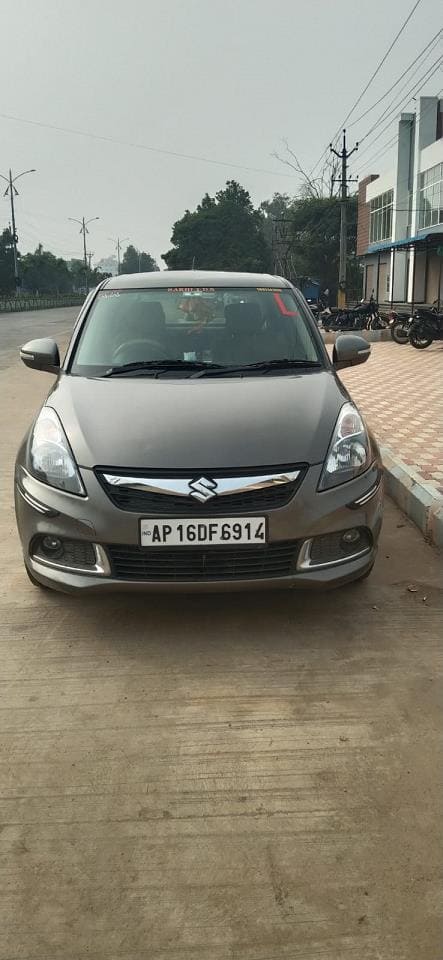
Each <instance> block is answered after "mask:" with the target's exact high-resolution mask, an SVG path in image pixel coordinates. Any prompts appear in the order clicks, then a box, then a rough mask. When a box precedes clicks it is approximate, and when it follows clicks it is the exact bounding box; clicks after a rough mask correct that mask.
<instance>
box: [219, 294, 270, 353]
mask: <svg viewBox="0 0 443 960" xmlns="http://www.w3.org/2000/svg"><path fill="white" fill-rule="evenodd" d="M224 313H225V321H226V324H225V328H224V331H223V333H222V336H221V338H220V340H219V343H218V347H217V349H216V358H215V359H216V360H217V362H219V363H254V362H256V361H257V360H259V359H262V358H261V357H260V355H259V354H260V349H259V348H260V340H261V338H262V328H263V318H262V315H261V312H260V308H259V306H258V305H257V304H255V303H247V302H241V303H230V304H228V305H227V306H226V307H225V311H224Z"/></svg>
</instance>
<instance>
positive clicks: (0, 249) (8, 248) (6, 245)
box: [0, 229, 15, 293]
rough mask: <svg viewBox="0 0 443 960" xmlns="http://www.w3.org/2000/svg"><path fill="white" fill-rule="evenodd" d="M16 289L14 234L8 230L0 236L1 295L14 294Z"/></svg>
mask: <svg viewBox="0 0 443 960" xmlns="http://www.w3.org/2000/svg"><path fill="white" fill-rule="evenodd" d="M14 289H15V279H14V252H13V247H12V233H11V231H10V230H9V229H6V230H3V233H2V234H0V293H12V292H13V291H14Z"/></svg>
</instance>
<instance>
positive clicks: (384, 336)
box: [318, 327, 394, 343]
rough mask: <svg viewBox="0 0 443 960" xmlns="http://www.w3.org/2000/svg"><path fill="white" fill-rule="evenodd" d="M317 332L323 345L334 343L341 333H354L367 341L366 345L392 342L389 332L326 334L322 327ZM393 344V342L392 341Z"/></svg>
mask: <svg viewBox="0 0 443 960" xmlns="http://www.w3.org/2000/svg"><path fill="white" fill-rule="evenodd" d="M318 329H319V332H320V333H321V335H322V337H323V340H324V342H325V343H335V338H336V337H338V336H340V335H341V334H342V333H343V334H345V333H356V334H357V335H358V336H359V337H363V339H364V340H367V341H368V343H378V342H379V341H380V340H392V337H391V331H390V330H386V329H385V330H331V331H330V332H329V333H326V330H323V328H322V327H319V328H318ZM392 342H394V341H392Z"/></svg>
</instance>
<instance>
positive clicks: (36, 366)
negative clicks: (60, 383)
mask: <svg viewBox="0 0 443 960" xmlns="http://www.w3.org/2000/svg"><path fill="white" fill-rule="evenodd" d="M20 359H21V360H23V363H24V364H25V366H26V367H31V368H32V369H33V370H46V372H47V373H58V372H59V370H60V354H59V352H58V346H57V344H56V342H55V340H51V339H50V337H43V338H42V339H41V340H29V341H28V343H25V345H24V347H22V348H21V350H20Z"/></svg>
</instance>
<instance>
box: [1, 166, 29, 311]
mask: <svg viewBox="0 0 443 960" xmlns="http://www.w3.org/2000/svg"><path fill="white" fill-rule="evenodd" d="M35 172H36V171H35V170H34V168H33V169H32V170H24V171H23V173H18V174H17V176H16V177H13V176H12V172H11V170H10V171H9V177H5V176H4V175H3V174H2V173H0V177H1V178H2V180H6V183H7V184H8V186H7V187H6V190H5V192H4V194H3V196H4V197H7V196H8V194H9V199H10V201H11V221H12V249H13V253H14V281H15V295H16V296H17V295H18V293H19V292H20V276H19V272H18V256H17V243H18V236H17V230H16V226H15V207H14V198H15V197H18V190H17V189H16V188H15V186H14V184H15V181H16V180H18V179H19V178H20V177H24V176H25V175H26V174H27V173H35Z"/></svg>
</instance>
